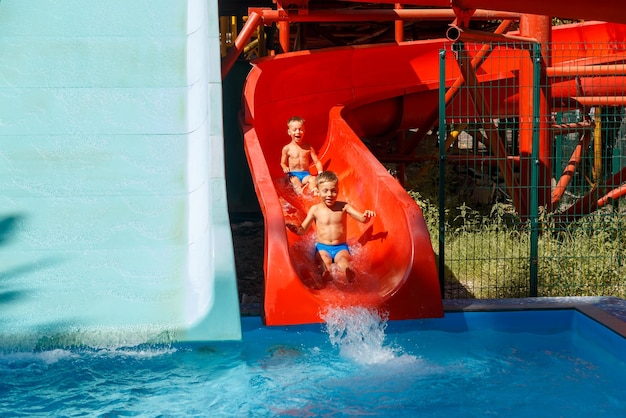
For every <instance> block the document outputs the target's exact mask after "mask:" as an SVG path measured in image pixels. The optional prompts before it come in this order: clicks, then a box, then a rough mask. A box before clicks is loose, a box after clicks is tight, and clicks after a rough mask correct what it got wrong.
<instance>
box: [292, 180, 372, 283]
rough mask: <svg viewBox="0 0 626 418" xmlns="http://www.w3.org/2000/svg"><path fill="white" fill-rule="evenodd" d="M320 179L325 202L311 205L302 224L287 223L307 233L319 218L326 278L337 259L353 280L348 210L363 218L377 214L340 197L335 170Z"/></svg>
mask: <svg viewBox="0 0 626 418" xmlns="http://www.w3.org/2000/svg"><path fill="white" fill-rule="evenodd" d="M316 182H317V189H318V191H319V196H320V198H321V200H322V202H321V203H317V204H315V205H313V206H311V209H309V212H308V213H307V215H306V218H304V221H302V225H300V226H298V225H294V224H287V225H286V226H287V228H289V230H290V231H291V232H293V233H295V234H298V235H303V234H304V233H305V232H306V231H307V229H309V227H310V226H311V224H312V223H313V222H315V228H316V231H317V243H316V244H315V248H316V250H317V252H318V253H319V255H320V257H321V259H322V261H323V262H324V272H323V274H322V278H323V279H324V281H328V280H330V269H331V266H332V263H333V262H334V263H336V264H337V266H338V267H339V269H340V271H341V272H343V273H344V274H345V276H346V280H347V281H352V280H353V279H354V272H353V271H352V269H351V267H350V261H351V256H350V250H349V249H348V245H347V244H346V241H347V240H346V219H347V218H346V214H347V215H350V216H352V217H353V218H354V219H356V220H357V221H359V222H367V221H369V220H370V219H371V218H372V217H373V216H376V213H374V211H371V210H366V211H364V212H359V211H358V210H357V209H355V208H354V207H353V206H352V205H350V204H348V203H346V202H341V201H338V200H337V193H338V183H339V179H338V178H337V175H336V174H335V173H334V172H332V171H324V172H323V173H322V174H320V175H318V176H317V181H316Z"/></svg>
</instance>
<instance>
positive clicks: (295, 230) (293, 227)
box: [285, 224, 302, 235]
mask: <svg viewBox="0 0 626 418" xmlns="http://www.w3.org/2000/svg"><path fill="white" fill-rule="evenodd" d="M285 226H286V227H287V229H289V230H290V231H291V232H293V233H294V234H298V235H299V234H300V230H301V229H302V227H301V226H300V225H294V224H285Z"/></svg>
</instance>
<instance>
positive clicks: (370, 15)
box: [249, 7, 520, 23]
mask: <svg viewBox="0 0 626 418" xmlns="http://www.w3.org/2000/svg"><path fill="white" fill-rule="evenodd" d="M249 11H255V12H257V13H259V14H262V15H263V20H264V21H265V22H266V23H268V22H280V21H289V22H377V21H378V22H380V21H391V20H452V19H454V18H455V17H456V15H455V14H454V11H453V10H452V9H381V10H328V11H321V10H309V12H308V13H307V14H298V13H293V12H291V13H290V12H288V11H287V10H273V9H267V8H255V7H252V8H250V9H249ZM472 17H473V18H474V19H482V20H496V19H519V18H520V14H519V13H515V12H501V11H493V10H476V12H475V13H474V14H473V15H472Z"/></svg>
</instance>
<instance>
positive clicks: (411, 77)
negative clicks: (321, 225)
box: [242, 22, 623, 325]
mask: <svg viewBox="0 0 626 418" xmlns="http://www.w3.org/2000/svg"><path fill="white" fill-rule="evenodd" d="M620 26H621V25H620ZM614 29H615V27H614V25H610V24H604V23H597V22H596V23H587V24H584V25H573V26H567V27H562V28H561V29H559V30H558V31H557V30H555V31H554V33H555V34H554V41H555V42H560V41H567V40H575V41H577V42H580V41H581V40H584V41H590V42H605V41H606V42H609V41H611V39H610V38H611V37H612V36H613V35H614V34H615V30H614ZM622 29H623V28H621V27H620V30H622ZM444 42H446V40H443V39H437V40H428V41H417V42H409V43H402V44H387V45H370V46H357V47H344V48H333V49H328V50H323V51H301V52H295V53H288V54H281V55H278V56H275V57H268V58H264V59H260V60H258V61H256V62H255V63H254V67H253V69H252V70H251V72H250V74H249V76H248V79H247V81H246V85H245V87H244V111H243V114H242V128H243V132H244V143H245V149H246V153H247V158H248V163H249V166H250V169H251V173H252V177H253V180H254V184H255V188H256V192H257V197H258V199H259V202H260V205H261V209H262V211H263V214H264V217H265V265H264V269H265V272H264V273H265V300H264V319H265V323H266V324H267V325H281V324H300V323H312V322H320V321H321V316H320V315H321V314H322V313H323V311H324V309H325V308H326V307H329V306H346V305H361V306H368V307H373V308H378V309H380V310H383V311H386V312H388V313H389V318H390V319H408V318H422V317H438V316H442V315H443V309H442V303H441V295H440V289H439V283H438V277H437V268H436V263H435V256H434V253H433V248H432V244H431V241H430V237H429V233H428V230H427V228H426V223H425V220H424V218H423V215H422V212H421V210H420V208H419V207H418V206H417V204H416V203H415V202H414V201H413V200H412V199H411V198H410V197H409V196H408V195H407V193H406V192H405V190H404V189H403V188H402V187H401V186H400V184H399V183H398V182H397V181H396V180H395V179H394V178H393V177H392V176H391V175H390V174H389V173H388V172H387V170H385V168H384V167H383V166H382V165H381V164H380V163H379V161H378V160H377V159H376V158H374V157H373V155H372V154H371V153H370V152H369V150H368V149H367V147H366V146H365V145H364V144H363V142H362V140H361V137H365V136H367V135H372V134H373V135H375V134H377V133H379V131H380V132H385V131H389V129H390V128H395V129H406V128H408V127H416V126H418V127H420V128H421V129H429V128H430V126H425V125H424V123H428V122H430V123H432V121H429V120H428V117H429V116H428V115H432V112H433V109H436V107H437V106H438V93H437V92H438V87H439V86H438V79H439V64H438V60H439V51H440V50H441V48H442V47H443V45H444ZM502 54H506V52H502ZM587 54H589V55H593V51H588V52H585V51H584V49H583V50H581V51H580V53H579V55H578V56H577V58H578V59H584V58H585V56H586V55H587ZM553 58H554V59H555V62H554V63H553V65H564V64H566V63H564V62H562V60H559V58H558V54H556V55H554V57H553ZM502 60H507V57H506V56H502V55H500V56H498V54H497V53H496V54H494V55H493V56H490V57H489V58H487V60H486V61H485V62H484V63H483V65H482V67H481V72H480V81H481V82H489V81H490V80H498V79H506V78H509V77H513V76H514V73H515V71H516V68H518V67H517V65H518V62H517V61H519V57H518V58H510V59H509V60H508V61H507V62H506V63H505V67H506V68H507V71H502V70H501V68H502V67H500V66H499V64H497V63H498V62H499V61H502ZM452 64H454V63H451V65H449V66H447V68H449V74H446V78H447V80H448V81H447V83H448V84H449V85H451V84H452V83H453V82H454V81H455V80H456V78H457V77H458V76H459V72H458V68H455V66H454V65H452ZM505 85H508V84H507V83H505ZM501 93H502V92H494V94H496V95H499V96H501V98H500V99H499V100H505V101H506V102H507V103H506V106H504V107H505V108H508V109H514V108H515V106H510V105H511V102H514V101H515V100H516V96H515V92H514V91H511V92H505V94H501ZM459 102H466V100H465V99H463V100H459ZM452 105H453V106H454V103H453V104H452ZM293 115H299V116H302V117H304V118H305V119H306V129H307V133H306V137H307V140H308V141H309V142H310V143H311V144H312V145H313V146H314V147H315V148H316V149H317V150H318V154H319V155H320V157H321V160H322V161H323V164H324V170H332V171H335V172H337V173H338V175H339V178H340V184H339V188H340V199H342V200H346V201H348V202H350V203H352V204H353V205H354V206H356V207H357V208H359V209H361V210H363V209H373V210H375V211H376V212H377V215H378V216H377V217H376V218H375V220H374V221H373V222H371V223H367V224H360V223H358V222H356V221H352V220H351V219H349V220H348V234H349V240H348V244H349V245H350V247H351V251H352V252H353V255H354V263H355V268H356V270H357V278H356V281H355V282H354V283H349V284H341V283H334V282H331V283H329V284H326V285H322V284H320V280H319V272H318V270H317V267H316V261H315V260H316V259H315V257H314V241H315V238H314V231H311V232H310V233H309V234H307V235H305V236H297V235H294V234H292V233H291V232H289V231H287V230H286V228H285V223H286V222H294V223H297V222H300V221H301V220H302V219H303V218H304V216H305V214H306V211H307V210H308V208H309V207H310V205H311V204H313V203H315V202H316V199H315V198H314V197H312V196H304V197H302V196H299V195H296V194H295V193H294V192H293V190H292V189H291V187H289V185H288V181H287V179H286V177H285V175H284V174H283V172H282V169H281V167H280V164H279V163H280V151H281V148H282V146H283V145H284V144H286V143H287V142H288V141H289V137H288V136H287V127H286V122H287V120H288V118H289V117H291V116H293Z"/></svg>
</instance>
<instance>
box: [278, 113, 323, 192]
mask: <svg viewBox="0 0 626 418" xmlns="http://www.w3.org/2000/svg"><path fill="white" fill-rule="evenodd" d="M287 135H289V137H291V141H290V142H289V143H288V144H287V145H285V146H284V147H283V150H282V155H281V159H280V165H281V167H282V169H283V172H284V173H285V174H287V175H288V176H289V181H290V182H291V184H292V185H293V187H294V189H295V190H296V192H298V193H301V192H302V191H303V189H304V187H306V186H308V187H309V190H310V191H311V192H313V194H317V188H316V186H315V176H314V175H312V174H311V173H310V172H309V166H310V165H311V162H313V164H315V168H317V173H318V175H319V173H321V172H322V171H323V169H324V168H323V166H322V162H321V161H320V160H319V158H318V157H317V153H316V152H315V149H314V148H313V147H312V146H311V145H309V144H308V143H306V142H304V140H303V138H304V119H302V118H301V117H300V116H292V117H291V118H290V119H289V121H287Z"/></svg>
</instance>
